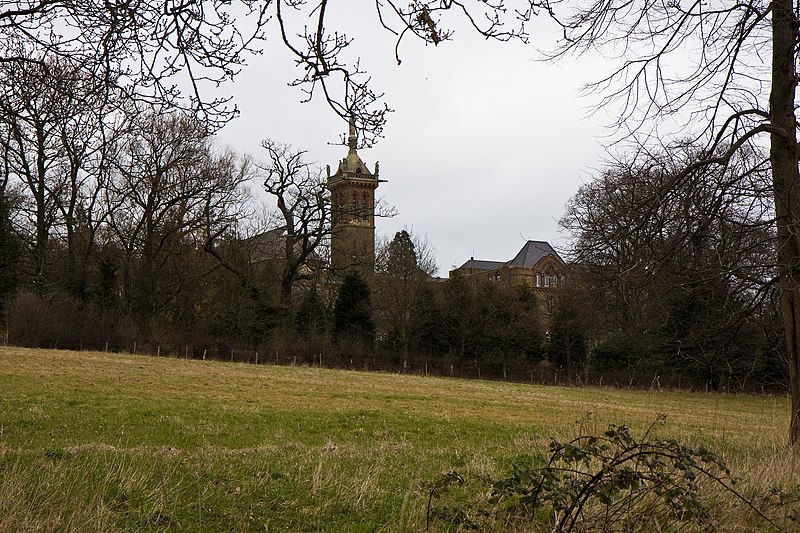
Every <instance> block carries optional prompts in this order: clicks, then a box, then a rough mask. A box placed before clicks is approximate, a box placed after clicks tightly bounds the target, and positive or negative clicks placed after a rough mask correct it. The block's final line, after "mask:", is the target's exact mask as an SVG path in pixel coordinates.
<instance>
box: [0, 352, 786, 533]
mask: <svg viewBox="0 0 800 533" xmlns="http://www.w3.org/2000/svg"><path fill="white" fill-rule="evenodd" d="M788 410H789V407H788V400H787V399H786V398H784V397H773V396H744V395H721V394H701V393H686V392H660V391H651V392H644V391H626V390H612V389H596V388H558V387H543V386H531V385H524V384H509V383H495V382H486V381H460V380H452V379H441V378H425V377H418V376H406V375H395V374H380V373H362V372H353V371H339V370H327V369H318V368H306V367H303V368H291V367H277V366H253V365H245V364H225V363H215V362H202V361H191V360H178V359H168V358H157V357H144V356H131V355H117V354H103V353H93V352H64V351H46V350H29V349H21V348H11V347H9V348H0V530H1V531H26V530H30V531H33V530H35V531H53V530H59V531H110V530H129V531H148V530H150V531H156V530H180V531H214V530H221V531H229V530H232V531H251V530H252V531H256V530H259V531H264V530H267V531H285V530H289V531H420V530H424V529H425V519H426V517H425V514H426V506H427V502H428V493H429V489H430V487H431V486H432V484H433V483H434V482H435V480H436V479H437V477H438V476H439V475H440V474H441V473H442V472H446V471H449V470H452V469H455V470H457V471H458V472H459V473H460V474H461V475H462V476H463V477H464V479H465V482H464V483H463V484H462V485H460V486H458V487H455V488H454V489H453V490H452V491H451V492H450V493H449V494H448V496H447V497H448V498H450V499H452V501H473V500H476V499H480V498H482V497H484V496H485V494H486V491H487V484H486V482H487V480H489V479H495V478H497V476H501V475H504V474H505V473H507V472H508V470H509V469H510V467H511V464H512V463H514V462H516V461H524V460H526V458H528V457H530V456H532V455H535V454H538V453H542V452H545V451H546V449H547V445H548V443H549V442H550V440H551V438H556V439H561V440H567V439H569V438H571V437H572V436H575V435H577V434H579V433H586V432H601V431H603V430H604V429H605V428H606V426H607V425H608V424H609V423H616V424H627V425H629V426H631V427H632V428H633V430H634V431H639V432H641V431H644V430H645V429H646V428H647V427H648V426H649V425H650V424H651V423H652V422H653V420H654V419H655V418H656V416H657V413H664V414H666V415H667V422H666V424H664V425H663V426H660V427H659V428H658V430H657V431H658V436H659V437H670V438H676V439H680V440H682V441H685V442H688V443H691V444H703V445H708V446H710V447H712V448H713V449H714V450H716V451H717V452H718V453H721V454H722V455H723V456H724V457H725V459H726V461H727V462H728V464H729V466H730V467H731V468H732V470H733V471H734V473H735V474H737V475H739V476H741V477H742V479H743V481H742V484H741V487H743V488H742V489H740V490H743V492H744V493H745V494H747V495H748V496H756V495H758V494H761V493H766V491H767V489H768V488H769V487H771V486H773V485H778V486H784V487H786V486H790V485H791V484H792V483H796V482H797V480H798V479H800V455H798V453H797V452H796V451H789V450H788V449H787V448H786V445H785V443H786V434H787V428H786V426H787V421H788V418H789V414H788V413H789V411H788ZM718 514H719V515H720V516H722V517H725V518H724V520H723V523H725V524H727V526H726V527H731V528H733V527H732V526H736V525H737V524H738V526H737V527H740V528H741V529H747V527H748V526H745V525H744V522H742V523H739V522H737V518H736V516H735V513H732V512H731V510H730V509H728V510H727V511H726V510H725V509H724V508H723V509H721V510H720V511H718ZM442 527H444V525H443V524H437V525H436V528H437V529H440V528H442Z"/></svg>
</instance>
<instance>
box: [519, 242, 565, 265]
mask: <svg viewBox="0 0 800 533" xmlns="http://www.w3.org/2000/svg"><path fill="white" fill-rule="evenodd" d="M548 255H552V256H553V257H555V258H556V260H557V261H558V262H559V263H561V264H562V265H563V264H565V263H564V260H563V259H561V257H560V256H559V255H558V252H556V251H555V250H553V247H552V246H550V244H548V243H546V242H545V241H528V242H526V243H525V246H523V247H522V250H520V251H519V253H517V255H516V257H514V259H512V260H511V261H509V262H508V263H506V264H507V265H508V266H510V267H527V268H533V267H534V266H535V265H536V263H538V262H539V261H541V260H542V259H544V258H545V257H547V256H548Z"/></svg>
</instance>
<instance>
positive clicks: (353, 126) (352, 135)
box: [347, 115, 358, 152]
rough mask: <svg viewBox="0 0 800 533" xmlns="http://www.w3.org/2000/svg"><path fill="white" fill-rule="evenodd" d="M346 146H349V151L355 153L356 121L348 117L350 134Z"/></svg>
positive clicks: (351, 116) (356, 140)
mask: <svg viewBox="0 0 800 533" xmlns="http://www.w3.org/2000/svg"><path fill="white" fill-rule="evenodd" d="M347 145H348V146H350V151H351V152H355V151H356V146H357V145H358V135H357V134H356V119H355V117H353V115H350V134H349V135H348V136H347Z"/></svg>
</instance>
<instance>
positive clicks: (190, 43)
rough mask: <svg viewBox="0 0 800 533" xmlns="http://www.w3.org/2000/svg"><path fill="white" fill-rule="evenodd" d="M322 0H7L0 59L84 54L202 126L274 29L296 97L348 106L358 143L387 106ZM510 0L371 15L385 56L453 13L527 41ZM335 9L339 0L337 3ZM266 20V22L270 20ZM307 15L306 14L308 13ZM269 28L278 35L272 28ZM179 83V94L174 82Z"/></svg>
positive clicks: (95, 68) (523, 5) (103, 78)
mask: <svg viewBox="0 0 800 533" xmlns="http://www.w3.org/2000/svg"><path fill="white" fill-rule="evenodd" d="M328 4H329V2H328V0H314V1H312V2H306V1H298V0H264V1H262V2H252V1H249V0H240V1H237V2H231V1H228V0H199V1H196V2H180V1H175V0H168V1H167V2H162V1H156V0H136V1H134V0H121V1H119V2H105V3H94V2H70V1H67V0H12V1H10V2H6V3H4V4H3V5H2V7H0V33H2V35H3V38H2V40H0V62H4V63H10V62H30V61H41V60H40V59H36V58H42V57H45V56H46V57H48V58H52V59H55V58H70V59H72V60H74V61H76V62H78V63H79V64H82V65H85V66H86V68H87V70H88V71H89V72H92V73H93V75H94V76H95V77H96V79H97V80H98V81H99V82H101V84H102V85H103V86H105V87H107V88H108V89H109V90H117V89H121V90H122V91H123V92H124V93H125V94H127V95H129V96H130V97H132V98H134V99H137V100H139V101H147V102H149V103H151V104H153V105H157V106H168V107H174V106H178V107H181V108H183V109H186V110H191V111H193V112H194V114H195V115H196V116H197V118H198V119H200V120H203V121H204V122H205V123H206V124H207V125H208V126H209V127H211V128H215V127H219V126H221V125H222V124H224V123H225V121H227V120H228V119H229V118H230V117H231V116H233V115H234V114H235V112H236V110H235V107H233V106H232V105H231V99H230V98H229V97H217V96H214V95H213V92H214V91H216V88H217V87H218V86H219V84H221V83H222V82H224V81H226V80H230V79H232V78H233V77H234V76H235V75H236V74H237V73H238V71H239V70H240V68H241V67H242V66H243V65H244V63H245V61H246V59H247V57H248V56H249V55H251V54H254V53H258V52H260V51H261V50H262V49H263V48H264V47H265V46H267V45H269V43H271V42H272V41H273V40H274V41H275V42H276V43H280V44H281V45H283V46H284V47H286V49H288V50H289V51H290V53H291V54H292V56H293V57H294V60H295V62H296V65H297V67H298V69H299V70H300V71H301V72H302V73H301V74H300V75H298V77H297V78H296V79H295V80H293V81H292V82H291V84H292V85H294V86H297V87H300V89H301V91H303V93H304V95H305V98H307V99H311V98H312V97H313V96H315V95H316V94H317V93H321V96H322V98H324V99H325V100H326V101H327V102H328V103H329V105H330V106H331V108H332V109H333V110H334V112H336V113H337V114H338V115H339V116H341V117H342V118H347V119H349V118H351V117H354V118H355V120H356V122H357V125H358V129H359V131H360V132H361V133H362V135H361V142H362V143H363V144H365V145H368V144H370V143H372V142H374V140H375V139H376V138H377V137H379V136H380V134H381V130H382V127H383V123H384V121H385V118H386V113H387V112H388V111H389V108H388V107H387V105H386V103H385V102H383V101H382V94H380V93H378V92H375V91H374V90H373V89H372V88H371V84H370V77H369V75H368V74H367V73H366V72H365V71H364V70H363V69H362V67H361V65H360V60H359V59H358V58H352V57H348V54H349V47H350V46H351V45H352V43H353V42H354V38H353V37H352V36H350V35H349V34H348V33H347V32H345V31H343V30H342V29H340V28H332V27H330V12H331V9H328V8H329V5H328ZM519 4H520V5H519V7H516V8H508V7H507V6H506V5H505V1H504V0H491V1H488V2H486V1H477V0H471V1H468V2H458V1H451V0H446V1H442V0H420V1H414V2H411V3H410V4H406V3H402V2H397V1H395V0H382V1H379V2H376V3H375V5H374V9H375V13H376V15H377V19H378V23H379V24H380V25H381V26H382V27H383V28H384V29H386V30H387V31H389V32H391V33H392V34H393V35H395V36H396V46H395V56H396V58H397V61H398V62H399V61H400V54H399V49H400V44H401V42H402V41H403V39H404V38H405V37H407V36H413V37H415V38H418V39H422V40H423V41H425V42H427V43H431V44H434V45H438V44H440V43H442V42H443V41H446V40H449V39H450V38H451V37H452V36H453V32H452V31H451V30H449V29H447V28H446V27H444V25H443V20H442V19H443V17H444V15H446V14H452V15H453V16H454V17H456V16H459V15H461V16H462V17H463V19H464V20H466V23H467V24H468V25H469V26H470V27H472V28H474V30H476V31H477V32H479V33H480V34H481V35H484V36H485V37H487V38H492V39H499V40H509V39H521V40H525V39H526V38H527V34H526V31H525V23H526V22H527V21H529V20H530V17H531V16H532V15H533V7H532V6H533V4H532V3H530V2H526V1H521V2H520V3H519ZM337 10H341V8H337ZM270 21H273V23H272V24H270ZM309 21H310V22H309ZM272 30H274V31H275V32H276V35H275V36H274V37H272V36H270V34H269V31H272ZM179 86H184V87H189V89H188V91H187V92H186V93H182V92H181V91H180V90H179V89H178V87H179Z"/></svg>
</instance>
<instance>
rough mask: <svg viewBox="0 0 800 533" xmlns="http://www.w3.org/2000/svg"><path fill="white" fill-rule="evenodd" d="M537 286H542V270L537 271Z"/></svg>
mask: <svg viewBox="0 0 800 533" xmlns="http://www.w3.org/2000/svg"><path fill="white" fill-rule="evenodd" d="M536 286H537V287H541V286H542V273H541V272H537V273H536Z"/></svg>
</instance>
